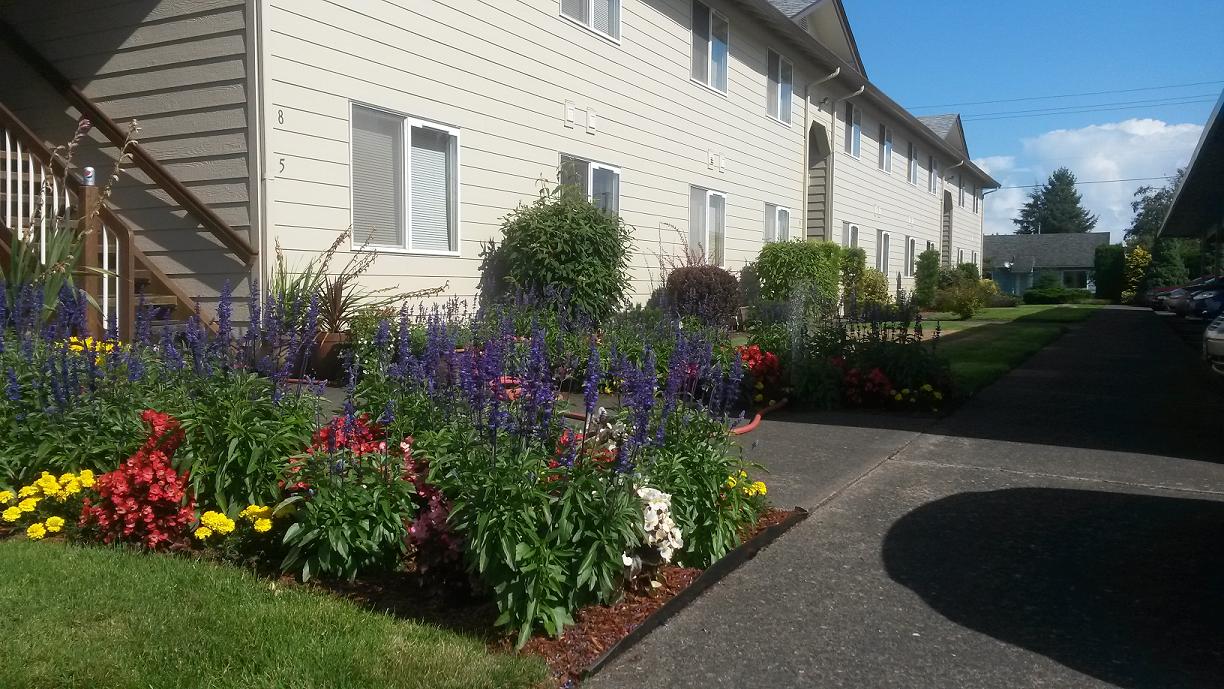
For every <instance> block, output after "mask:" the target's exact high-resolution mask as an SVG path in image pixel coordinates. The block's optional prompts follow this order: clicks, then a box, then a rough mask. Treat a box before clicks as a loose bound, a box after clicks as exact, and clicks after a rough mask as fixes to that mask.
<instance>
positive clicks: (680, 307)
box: [667, 266, 740, 326]
mask: <svg viewBox="0 0 1224 689" xmlns="http://www.w3.org/2000/svg"><path fill="white" fill-rule="evenodd" d="M667 299H668V303H669V304H671V307H672V309H674V310H675V312H676V313H677V314H679V315H681V316H693V317H695V318H697V319H699V320H700V321H701V322H702V323H705V324H707V325H719V326H722V325H726V324H728V323H730V322H731V319H732V318H733V317H734V316H735V311H736V309H738V308H739V305H740V299H739V282H738V281H737V280H736V279H735V276H734V275H732V274H731V273H729V272H727V271H726V270H723V269H722V268H719V267H718V266H683V267H681V268H676V269H675V270H673V271H672V272H671V273H670V274H669V275H668V276H667Z"/></svg>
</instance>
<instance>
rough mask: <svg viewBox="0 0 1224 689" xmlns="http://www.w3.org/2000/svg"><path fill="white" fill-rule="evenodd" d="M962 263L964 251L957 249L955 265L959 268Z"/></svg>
mask: <svg viewBox="0 0 1224 689" xmlns="http://www.w3.org/2000/svg"><path fill="white" fill-rule="evenodd" d="M964 262H965V250H964V249H957V250H956V265H958V266H959V265H961V264H962V263H964Z"/></svg>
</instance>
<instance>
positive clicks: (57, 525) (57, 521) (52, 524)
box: [47, 517, 64, 533]
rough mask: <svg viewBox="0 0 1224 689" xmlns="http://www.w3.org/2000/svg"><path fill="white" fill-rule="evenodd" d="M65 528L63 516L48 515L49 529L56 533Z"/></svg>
mask: <svg viewBox="0 0 1224 689" xmlns="http://www.w3.org/2000/svg"><path fill="white" fill-rule="evenodd" d="M63 528H64V518H63V517H47V531H50V532H51V533H55V532H57V531H59V530H61V529H63Z"/></svg>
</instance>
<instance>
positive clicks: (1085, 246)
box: [984, 232, 1109, 296]
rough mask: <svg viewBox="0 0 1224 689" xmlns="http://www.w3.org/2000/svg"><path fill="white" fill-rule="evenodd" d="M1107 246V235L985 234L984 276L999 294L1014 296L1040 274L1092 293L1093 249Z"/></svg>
mask: <svg viewBox="0 0 1224 689" xmlns="http://www.w3.org/2000/svg"><path fill="white" fill-rule="evenodd" d="M1106 244H1109V233H1108V232H1070V233H1062V234H992V235H987V236H986V238H985V245H986V259H985V269H984V275H985V276H986V277H989V278H990V279H992V280H994V281H995V282H996V283H997V284H998V285H999V291H1001V292H1003V293H1005V294H1014V295H1016V296H1020V295H1022V294H1024V292H1025V290H1027V289H1028V288H1030V287H1032V286H1033V284H1034V283H1035V282H1036V281H1037V280H1038V279H1039V278H1040V277H1041V275H1042V274H1043V273H1050V274H1053V275H1055V276H1056V277H1057V278H1058V283H1059V284H1060V285H1062V286H1063V287H1068V288H1071V289H1088V290H1091V289H1094V288H1095V285H1094V284H1093V268H1094V266H1095V265H1096V250H1097V247H1098V246H1105V245H1106Z"/></svg>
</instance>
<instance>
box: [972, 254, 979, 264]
mask: <svg viewBox="0 0 1224 689" xmlns="http://www.w3.org/2000/svg"><path fill="white" fill-rule="evenodd" d="M971 254H972V256H973V265H975V266H976V265H977V264H978V253H977V252H976V251H973V252H971Z"/></svg>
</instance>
